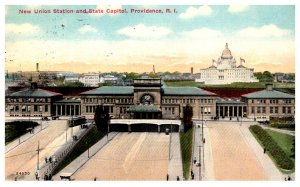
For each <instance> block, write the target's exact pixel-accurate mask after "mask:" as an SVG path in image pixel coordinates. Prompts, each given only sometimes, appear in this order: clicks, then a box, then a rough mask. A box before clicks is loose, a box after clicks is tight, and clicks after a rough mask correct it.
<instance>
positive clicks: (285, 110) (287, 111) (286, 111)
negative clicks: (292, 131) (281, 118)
mask: <svg viewBox="0 0 300 187" xmlns="http://www.w3.org/2000/svg"><path fill="white" fill-rule="evenodd" d="M255 108H256V111H255ZM278 112H279V107H277V106H274V107H273V106H271V107H270V114H278ZM251 113H252V114H255V113H257V114H265V113H266V107H251ZM282 113H284V114H291V113H292V107H282Z"/></svg>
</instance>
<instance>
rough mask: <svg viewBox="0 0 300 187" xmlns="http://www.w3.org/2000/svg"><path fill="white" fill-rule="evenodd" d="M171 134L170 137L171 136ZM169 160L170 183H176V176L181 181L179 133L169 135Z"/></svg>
mask: <svg viewBox="0 0 300 187" xmlns="http://www.w3.org/2000/svg"><path fill="white" fill-rule="evenodd" d="M171 134H172V135H171ZM169 136H170V144H171V145H170V146H171V148H170V149H171V150H170V153H169V154H170V160H169V166H168V174H169V180H170V181H176V180H177V176H179V178H180V180H183V172H182V170H183V168H182V158H181V148H180V136H179V133H177V132H176V133H170V134H169Z"/></svg>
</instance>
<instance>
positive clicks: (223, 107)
mask: <svg viewBox="0 0 300 187" xmlns="http://www.w3.org/2000/svg"><path fill="white" fill-rule="evenodd" d="M222 109H223V116H225V106H222Z"/></svg>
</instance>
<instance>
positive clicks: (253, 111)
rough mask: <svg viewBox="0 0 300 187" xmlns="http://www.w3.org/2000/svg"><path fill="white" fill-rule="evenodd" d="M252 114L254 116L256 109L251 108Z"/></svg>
mask: <svg viewBox="0 0 300 187" xmlns="http://www.w3.org/2000/svg"><path fill="white" fill-rule="evenodd" d="M251 113H252V114H254V113H255V107H254V106H253V107H251Z"/></svg>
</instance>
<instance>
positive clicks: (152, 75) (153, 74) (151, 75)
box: [149, 72, 159, 78]
mask: <svg viewBox="0 0 300 187" xmlns="http://www.w3.org/2000/svg"><path fill="white" fill-rule="evenodd" d="M149 77H150V78H159V76H158V75H157V74H155V73H153V72H151V73H149Z"/></svg>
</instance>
